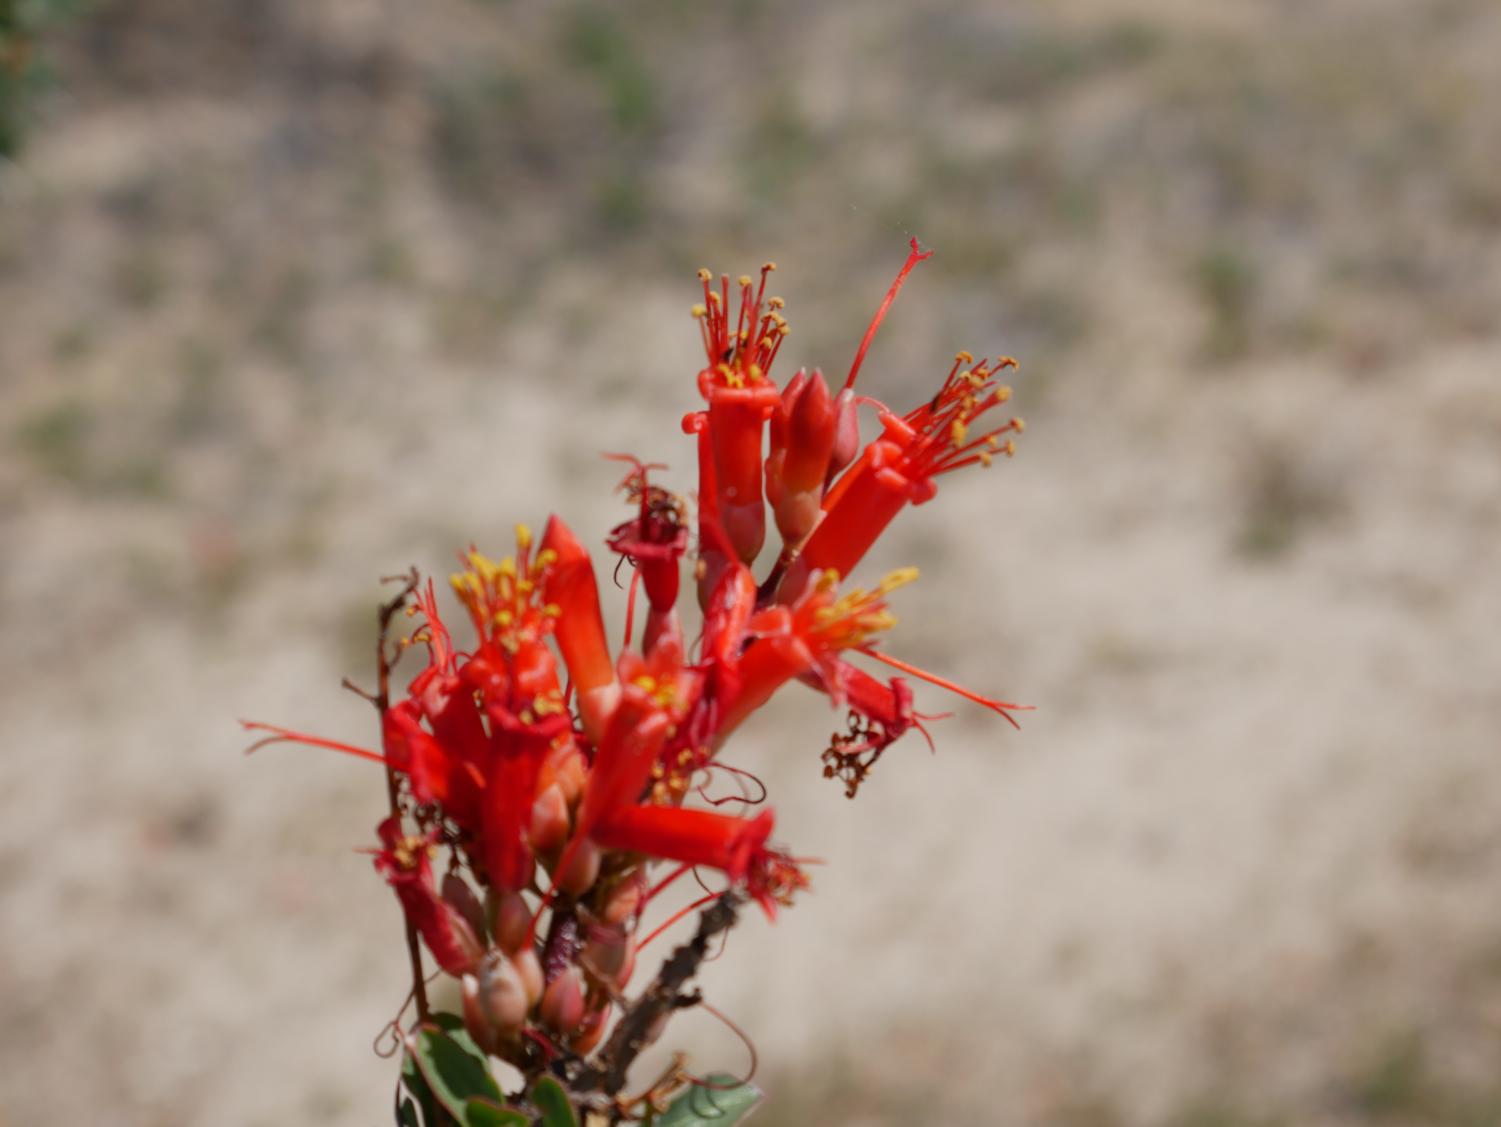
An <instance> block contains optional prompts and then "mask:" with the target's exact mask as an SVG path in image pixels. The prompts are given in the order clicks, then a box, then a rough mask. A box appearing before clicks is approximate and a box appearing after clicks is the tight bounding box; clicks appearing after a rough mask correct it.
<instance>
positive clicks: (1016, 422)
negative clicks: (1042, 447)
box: [1011, 419, 1027, 434]
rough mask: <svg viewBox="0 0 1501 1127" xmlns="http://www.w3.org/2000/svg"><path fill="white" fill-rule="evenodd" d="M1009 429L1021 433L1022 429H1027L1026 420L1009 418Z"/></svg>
mask: <svg viewBox="0 0 1501 1127" xmlns="http://www.w3.org/2000/svg"><path fill="white" fill-rule="evenodd" d="M1011 429H1012V430H1014V431H1016V433H1017V434H1021V432H1022V431H1024V430H1026V429H1027V422H1026V420H1025V419H1012V420H1011Z"/></svg>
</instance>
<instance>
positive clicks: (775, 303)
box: [766, 297, 787, 309]
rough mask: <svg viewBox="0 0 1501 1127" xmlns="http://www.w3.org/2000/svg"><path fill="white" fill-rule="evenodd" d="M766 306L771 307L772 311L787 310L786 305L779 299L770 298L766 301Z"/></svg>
mask: <svg viewBox="0 0 1501 1127" xmlns="http://www.w3.org/2000/svg"><path fill="white" fill-rule="evenodd" d="M766 304H767V305H769V306H771V308H773V309H786V308H787V303H786V302H785V301H783V300H782V299H781V298H779V297H770V298H767V299H766Z"/></svg>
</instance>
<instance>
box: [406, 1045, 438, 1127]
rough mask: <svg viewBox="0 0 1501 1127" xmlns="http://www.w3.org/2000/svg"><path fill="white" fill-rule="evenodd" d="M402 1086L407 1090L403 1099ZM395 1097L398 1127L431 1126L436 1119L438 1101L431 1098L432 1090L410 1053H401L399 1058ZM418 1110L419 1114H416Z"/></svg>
mask: <svg viewBox="0 0 1501 1127" xmlns="http://www.w3.org/2000/svg"><path fill="white" fill-rule="evenodd" d="M402 1088H405V1089H406V1092H407V1095H406V1098H405V1099H403V1098H402V1091H401V1089H402ZM396 1099H397V1106H396V1122H397V1123H398V1124H399V1125H400V1127H431V1125H432V1124H434V1123H436V1122H437V1121H438V1101H437V1100H436V1099H434V1098H433V1090H432V1089H431V1088H429V1087H428V1086H427V1081H426V1080H424V1079H422V1073H421V1072H419V1071H418V1070H417V1062H416V1060H414V1059H413V1058H412V1055H411V1054H410V1053H406V1054H403V1056H402V1059H401V1084H400V1086H399V1087H398V1088H397V1089H396ZM414 1100H415V1101H416V1103H415V1104H414V1103H413V1101H414ZM419 1111H420V1112H421V1113H422V1114H421V1115H418V1112H419Z"/></svg>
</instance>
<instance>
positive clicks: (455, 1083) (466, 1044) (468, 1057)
mask: <svg viewBox="0 0 1501 1127" xmlns="http://www.w3.org/2000/svg"><path fill="white" fill-rule="evenodd" d="M444 1018H452V1015H451V1014H437V1015H434V1019H435V1020H434V1023H433V1024H430V1025H423V1026H419V1027H418V1029H417V1030H416V1031H415V1032H414V1033H413V1034H412V1042H413V1045H412V1047H411V1049H410V1050H409V1057H410V1059H411V1060H412V1061H413V1062H414V1063H415V1064H416V1066H417V1071H418V1072H419V1073H421V1078H422V1079H423V1080H425V1081H426V1082H427V1087H428V1088H429V1089H430V1090H431V1091H432V1094H433V1095H434V1096H435V1097H437V1100H438V1102H439V1103H441V1104H442V1105H443V1106H444V1108H446V1109H447V1110H448V1113H449V1114H450V1115H452V1116H453V1117H454V1118H455V1119H457V1120H459V1122H461V1123H463V1122H466V1119H465V1116H466V1115H467V1105H468V1103H469V1101H470V1100H472V1099H474V1098H475V1097H476V1096H478V1097H480V1098H482V1099H486V1100H490V1101H491V1102H493V1103H495V1104H496V1105H499V1104H500V1103H501V1100H502V1096H501V1094H500V1088H499V1086H498V1085H497V1084H496V1083H495V1078H494V1077H492V1076H491V1075H490V1069H489V1066H488V1065H487V1064H486V1063H485V1054H484V1053H482V1052H480V1051H479V1048H478V1046H476V1045H475V1043H474V1041H473V1040H472V1039H471V1038H470V1037H469V1035H468V1034H467V1033H465V1032H464V1031H463V1029H462V1028H458V1029H454V1028H452V1027H451V1026H450V1031H449V1032H445V1031H444V1029H443V1028H442V1027H443V1026H448V1025H450V1023H449V1022H447V1021H444V1020H443V1019H444ZM453 1020H454V1021H457V1019H456V1018H453Z"/></svg>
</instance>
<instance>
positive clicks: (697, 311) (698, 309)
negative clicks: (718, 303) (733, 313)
mask: <svg viewBox="0 0 1501 1127" xmlns="http://www.w3.org/2000/svg"><path fill="white" fill-rule="evenodd" d="M689 312H690V313H692V314H693V319H694V320H695V321H702V320H703V319H704V318H705V317H707V316H708V315H709V311H708V310H707V309H705V308H704V303H703V302H698V303H697V304H696V305H694V306H693V308H692V309H690V310H689Z"/></svg>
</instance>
